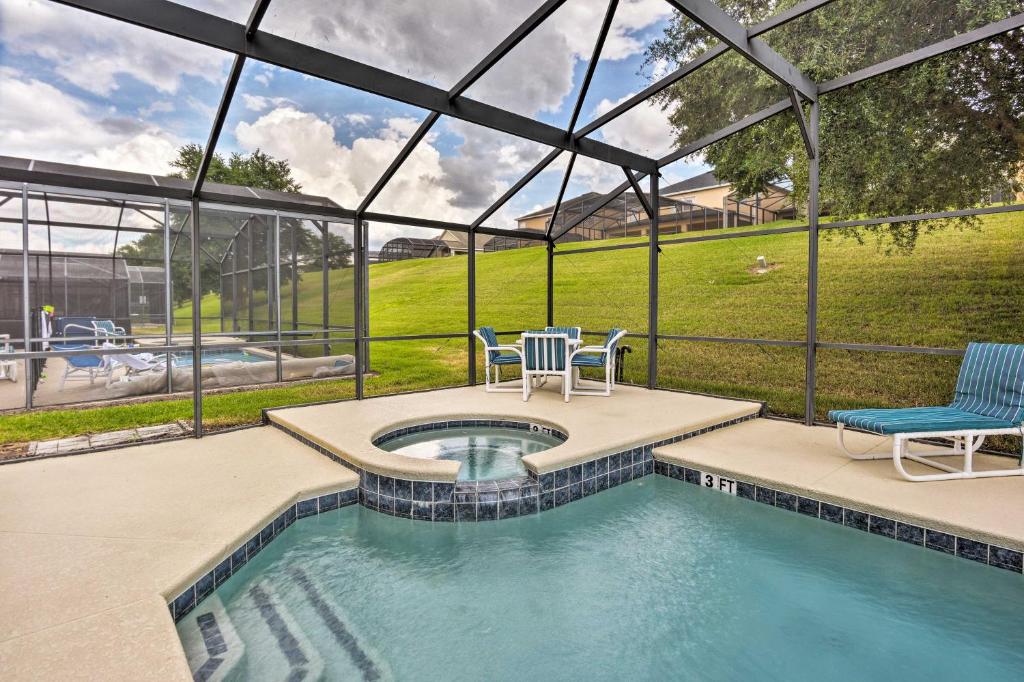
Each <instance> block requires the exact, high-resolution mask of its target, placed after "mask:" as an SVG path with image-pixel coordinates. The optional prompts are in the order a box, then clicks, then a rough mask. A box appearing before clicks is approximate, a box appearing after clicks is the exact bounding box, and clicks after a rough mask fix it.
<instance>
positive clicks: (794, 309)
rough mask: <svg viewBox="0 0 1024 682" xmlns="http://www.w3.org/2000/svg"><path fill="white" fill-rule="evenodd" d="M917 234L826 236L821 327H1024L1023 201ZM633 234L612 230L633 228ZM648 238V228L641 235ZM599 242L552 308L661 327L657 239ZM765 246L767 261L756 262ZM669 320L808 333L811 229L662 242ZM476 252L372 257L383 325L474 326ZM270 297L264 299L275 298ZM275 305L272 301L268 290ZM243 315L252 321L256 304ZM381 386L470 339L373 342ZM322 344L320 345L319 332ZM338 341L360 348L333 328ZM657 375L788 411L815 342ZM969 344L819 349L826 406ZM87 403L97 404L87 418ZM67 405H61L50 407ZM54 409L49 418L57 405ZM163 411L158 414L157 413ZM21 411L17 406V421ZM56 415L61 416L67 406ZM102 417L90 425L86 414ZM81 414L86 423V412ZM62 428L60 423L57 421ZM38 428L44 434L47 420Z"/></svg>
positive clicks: (318, 390) (932, 397)
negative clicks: (469, 269)
mask: <svg viewBox="0 0 1024 682" xmlns="http://www.w3.org/2000/svg"><path fill="white" fill-rule="evenodd" d="M919 227H920V234H919V235H918V239H917V243H916V246H915V248H914V249H913V250H912V251H910V252H904V251H901V250H900V249H898V248H896V247H895V245H894V244H892V242H891V241H890V239H889V238H888V237H887V233H886V232H885V231H884V230H871V229H859V230H857V231H855V232H852V233H849V234H840V233H838V232H829V231H826V232H825V233H823V236H822V240H821V245H820V261H819V263H820V274H819V289H818V291H819V313H818V322H819V325H818V339H819V341H822V342H850V343H872V344H891V345H912V346H944V347H953V348H958V347H963V346H964V345H965V344H966V343H967V342H968V341H970V340H972V339H985V340H991V341H1013V342H1020V341H1022V340H1024V296H1022V295H1021V291H1022V289H1024V287H1022V285H1024V267H1022V265H1024V239H1022V237H1024V214H1021V213H1016V214H1014V213H1009V214H1004V215H993V216H986V217H983V218H981V219H979V220H978V221H977V223H976V224H975V225H973V226H969V227H957V226H945V227H943V228H942V229H932V228H934V227H937V225H934V224H928V223H925V224H921V225H920V226H919ZM628 241H631V240H628V239H627V240H612V241H610V242H608V243H621V242H628ZM632 241H635V240H632ZM595 245H597V243H595V242H588V243H586V244H568V245H564V246H560V247H559V248H558V252H559V253H564V254H566V255H559V256H557V257H556V259H555V317H556V322H557V323H558V324H565V325H568V324H573V325H580V326H583V327H584V328H585V329H589V330H594V331H601V330H606V329H608V328H609V327H612V326H620V327H626V328H627V329H629V330H630V332H635V333H640V334H646V332H647V295H648V291H647V286H648V276H647V275H648V273H647V258H648V253H647V250H646V249H644V248H638V249H627V250H618V251H606V252H598V253H582V254H576V255H573V254H571V253H570V252H571V251H574V250H577V249H579V248H585V247H589V246H595ZM758 256H764V257H765V259H766V260H767V261H768V262H769V264H770V267H769V269H768V271H767V272H759V271H758V270H757V269H756V267H755V266H756V262H757V257H758ZM660 271H661V272H660V280H659V292H658V294H659V302H660V305H659V325H660V328H659V333H660V334H662V335H680V336H711V337H725V336H728V337H745V338H763V339H776V340H797V341H799V340H803V339H804V338H805V334H806V330H805V316H806V292H807V236H806V234H799V233H796V234H782V235H771V236H762V237H750V238H743V239H733V240H720V241H707V242H699V243H690V244H677V245H664V246H663V248H662V255H661V258H660ZM545 273H546V266H545V250H544V248H543V247H539V246H538V247H532V248H524V249H518V250H514V251H505V252H500V253H484V254H480V255H479V256H478V257H477V322H478V324H488V325H492V326H494V327H496V328H498V329H506V330H514V329H524V328H537V327H542V326H543V325H544V323H545V319H544V317H545V312H544V311H545V276H546V274H545ZM351 274H352V272H351V270H339V271H332V272H331V273H330V277H329V291H330V315H331V323H332V324H334V325H346V326H350V325H351V324H352V320H353V313H352V286H351V281H352V280H351ZM466 280H467V273H466V259H465V258H446V259H430V260H412V261H401V262H396V263H381V264H375V265H371V266H370V319H371V328H370V334H371V335H372V336H397V335H411V334H442V333H464V332H465V329H466V325H467V322H466V317H467V311H466V284H467V282H466ZM321 291H322V285H321V280H320V275H319V273H305V274H304V275H303V277H302V279H301V281H300V284H299V316H298V321H299V322H302V323H309V324H313V325H315V324H318V323H319V320H320V315H321ZM282 294H283V300H284V301H285V303H284V304H283V308H284V319H285V323H286V324H288V323H290V322H291V312H290V311H291V307H290V296H291V291H290V287H288V286H285V287H283V291H282ZM265 301H266V299H265V296H264V297H263V298H262V299H260V298H259V295H257V300H256V302H255V303H256V307H257V310H258V311H260V312H259V314H258V316H260V315H262V311H263V310H265ZM261 306H262V307H261ZM202 314H203V317H204V318H206V320H205V322H204V325H203V326H204V330H206V331H219V329H220V325H219V321H218V318H219V314H220V301H219V300H218V298H217V297H216V296H214V295H208V296H206V297H205V298H204V299H203V305H202ZM190 316H191V306H185V307H182V308H180V309H179V310H177V311H176V317H178V318H179V320H180V321H179V322H178V324H177V325H176V326H177V327H178V328H179V331H187V330H188V329H189V328H190V323H189V322H188V320H189V318H190ZM242 318H243V324H242V326H243V328H244V327H245V320H244V314H243V316H242ZM628 343H629V344H630V345H631V346H632V349H633V352H632V353H631V354H630V355H629V356H628V358H627V360H626V374H627V378H628V379H631V380H634V381H638V382H639V381H643V380H644V372H645V371H646V364H647V363H646V339H629V340H628ZM370 346H371V348H370V353H371V362H372V368H373V369H374V370H375V371H377V372H378V373H379V376H376V377H373V378H370V379H368V381H367V385H366V387H367V393H368V394H370V395H376V394H383V393H390V392H395V391H399V390H413V389H420V388H429V387H436V386H446V385H453V384H459V383H464V382H465V381H466V380H467V371H466V363H467V344H466V341H465V340H464V339H442V340H429V341H387V342H374V343H372V344H370ZM316 348H317V349H319V346H317V347H316ZM332 352H335V353H337V352H351V349H350V348H346V347H344V345H343V344H336V345H335V347H334V348H333V349H332ZM658 363H659V372H658V377H659V385H661V386H664V387H667V388H678V389H685V390H695V391H702V392H709V393H716V394H721V395H731V396H737V397H746V398H756V399H761V400H767V401H768V404H769V407H770V409H771V410H772V411H773V412H775V413H778V414H783V415H789V416H801V415H802V412H803V372H804V351H803V349H801V348H786V347H764V346H754V345H749V344H718V343H706V342H701V343H695V342H687V341H673V340H662V341H661V342H660V343H659V354H658ZM958 366H959V358H957V357H943V356H927V355H917V354H906V353H864V352H857V351H846V350H821V351H819V353H818V375H817V382H818V404H817V409H816V412H817V413H818V416H824V413H825V412H826V411H827V410H828V409H831V408H835V407H854V406H882V405H911V404H927V403H943V402H948V400H949V397H950V395H951V391H952V386H953V382H954V381H955V374H956V370H957V368H958ZM351 392H352V382H351V381H344V380H343V381H325V382H319V383H318V384H317V385H316V387H315V388H314V387H307V386H303V387H293V388H284V389H281V388H277V389H270V390H265V391H258V392H243V393H235V394H229V395H223V396H210V397H209V398H207V399H206V407H207V410H208V418H209V420H210V423H211V424H215V425H226V424H232V423H239V422H244V421H251V420H253V419H254V418H258V414H259V407H261V406H270V405H277V404H287V403H288V402H306V401H309V400H316V399H328V398H335V397H347V396H350V395H351ZM172 402H176V403H181V405H180V406H179V407H172V406H171V405H172V403H161V404H160V407H159V408H156V407H154V408H153V411H154V412H155V411H159V412H160V417H159V418H160V419H163V420H164V421H166V417H167V416H168V415H169V414H176V412H175V410H177V411H179V412H181V415H180V416H176V417H175V418H182V419H187V418H189V417H190V416H191V404H190V403H189V402H188V401H172ZM147 409H148V408H147V407H146V406H133V407H131V408H103V409H99V410H90V411H76V412H75V413H74V414H75V423H76V424H78V431H79V432H81V431H82V430H90V429H93V427H95V429H94V430H103V428H104V424H106V423H108V422H109V423H113V422H117V423H118V425H117V426H115V427H113V428H124V427H125V426H126V425H130V424H134V423H136V422H138V421H139V420H145V419H147V418H148V417H145V416H144V414H145V413H147ZM90 412H95V413H96V419H95V420H94V421H92V422H91V421H90V419H92V417H90V416H89V413H90ZM52 414H53V413H49V415H52ZM49 415H47V419H50V418H51V417H50V416H49ZM154 418H155V417H154ZM10 420H16V421H14V422H11V421H10ZM3 421H4V424H2V425H0V442H4V441H10V440H24V439H25V437H26V434H28V433H33V434H35V433H39V432H41V430H46V429H45V427H42V426H40V425H39V422H38V416H37V415H23V416H19V417H7V418H5V420H3ZM54 421H55V422H59V419H58V420H54ZM90 424H92V425H93V426H90ZM83 425H84V426H83ZM54 428H56V429H57V430H61V432H62V433H64V432H66V431H65V430H62V429H61V428H60V427H54ZM33 437H36V436H33Z"/></svg>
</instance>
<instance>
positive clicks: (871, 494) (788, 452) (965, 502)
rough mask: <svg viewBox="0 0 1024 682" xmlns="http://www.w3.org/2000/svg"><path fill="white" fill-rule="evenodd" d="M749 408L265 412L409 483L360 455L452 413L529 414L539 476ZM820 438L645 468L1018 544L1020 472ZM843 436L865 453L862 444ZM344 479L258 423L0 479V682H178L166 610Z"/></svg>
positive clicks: (407, 403) (632, 404)
mask: <svg viewBox="0 0 1024 682" xmlns="http://www.w3.org/2000/svg"><path fill="white" fill-rule="evenodd" d="M758 408H759V405H757V404H755V403H746V402H742V401H732V400H718V399H714V398H706V397H702V396H694V395H687V394H679V393H669V392H664V391H646V390H644V389H639V388H631V387H620V388H619V389H618V390H617V391H616V393H615V395H614V396H613V397H612V398H610V399H609V398H599V397H577V398H574V400H573V401H572V402H571V403H569V404H565V403H563V402H562V401H561V399H560V397H559V396H558V395H557V394H556V393H554V392H551V391H541V392H539V393H537V394H535V395H534V396H533V398H532V399H531V400H530V402H529V403H523V402H522V399H521V397H520V396H518V395H516V394H490V395H488V394H485V393H484V391H483V388H482V387H477V388H458V389H449V390H444V391H435V392H430V393H419V394H409V395H402V396H391V397H387V398H374V399H370V400H365V401H362V402H360V403H355V402H348V403H337V404H330V405H320V406H310V407H305V408H291V409H288V410H280V411H274V412H272V413H271V414H272V415H274V418H275V419H276V418H281V417H287V419H288V420H289V421H290V422H291V423H292V424H299V425H302V426H303V428H304V429H308V430H309V431H311V432H312V431H316V432H317V433H320V434H321V437H323V438H325V439H327V438H335V439H343V438H344V439H348V440H344V441H339V442H344V443H349V442H353V443H357V444H358V448H361V449H358V452H359V453H360V456H361V457H364V458H366V460H367V462H373V463H375V464H374V466H376V467H382V466H383V467H385V468H387V467H392V466H399V465H400V467H406V468H407V469H408V468H410V467H412V469H411V470H415V468H416V466H418V464H417V462H418V460H411V459H410V458H404V457H401V456H399V455H392V454H390V453H384V452H381V451H376V452H371V451H369V450H366V449H365V447H366V444H369V442H370V440H371V439H372V438H373V436H374V435H376V434H377V433H378V432H379V431H381V430H385V429H389V428H391V427H393V426H394V425H395V424H396V423H410V422H416V421H422V420H430V419H435V418H441V417H450V416H451V415H453V414H462V415H466V416H467V418H468V417H469V416H480V417H489V416H490V417H504V418H506V419H511V418H516V417H520V418H526V419H536V420H538V421H543V422H545V423H550V424H553V425H556V426H558V427H559V428H560V429H562V430H564V431H565V432H566V433H568V434H569V441H567V442H566V443H564V444H563V445H560V446H558V447H556V448H553V449H551V450H548V451H546V452H544V453H537V454H536V455H532V456H531V457H535V458H538V459H536V460H534V462H533V464H534V466H535V467H537V468H538V469H540V470H548V469H550V468H556V467H560V466H564V464H565V463H566V462H570V461H573V460H574V459H576V458H579V457H584V456H587V454H586V453H588V452H589V453H593V452H595V451H612V450H616V449H621V448H622V447H624V446H628V445H630V444H631V443H633V442H639V441H645V440H647V441H649V440H656V439H663V438H665V437H667V436H669V435H672V434H674V433H678V432H680V431H690V430H692V429H693V428H700V427H701V425H702V424H713V423H721V421H723V420H724V419H727V418H730V417H734V416H737V415H742V414H752V413H753V412H756V411H757V409H758ZM345 434H350V435H349V436H346V435H345ZM834 435H835V432H834V430H832V429H827V428H807V427H804V426H801V425H798V424H793V423H787V422H780V421H774V420H767V419H754V420H752V421H748V422H745V423H741V424H737V425H733V426H728V427H726V428H723V429H721V430H718V431H714V432H711V433H705V434H703V435H700V436H697V437H695V438H691V439H689V440H686V441H683V442H680V443H675V444H672V445H667V446H663V447H659V448H657V449H656V450H655V456H656V458H657V459H660V460H662V461H671V462H677V463H683V464H686V465H688V466H689V467H691V468H694V469H697V470H701V471H714V472H718V473H721V474H724V475H733V476H736V477H737V478H743V479H744V480H748V481H752V482H763V483H765V484H766V485H772V486H774V487H776V488H778V489H779V490H790V491H793V492H797V493H813V494H815V495H816V496H817V497H819V498H820V499H829V500H836V501H837V502H841V503H844V504H849V505H850V506H851V507H857V506H859V507H861V508H864V509H866V510H868V511H875V510H877V511H878V512H879V513H884V514H887V515H890V516H894V517H896V518H905V519H908V520H909V521H908V522H916V523H921V524H924V525H928V526H929V527H932V528H937V529H949V530H951V531H955V532H958V533H959V532H962V533H963V534H964V535H965V536H969V537H977V538H980V539H987V540H989V541H991V542H994V543H998V544H1000V545H1002V546H1005V547H1009V548H1017V549H1024V509H1022V505H1020V500H1021V499H1022V498H1024V477H1017V478H1004V479H981V480H968V481H951V482H940V483H910V482H906V481H903V480H902V479H899V478H898V477H897V475H896V473H895V471H894V470H893V467H892V463H891V462H890V461H884V460H882V461H873V462H872V461H868V462H852V461H850V460H848V459H846V458H845V457H843V456H842V455H841V454H840V453H839V452H838V450H837V448H836V446H835V443H834ZM850 435H851V436H852V438H851V439H850V441H851V443H852V445H853V446H854V447H863V448H864V449H866V448H867V446H869V445H871V444H872V443H874V442H875V441H876V440H877V439H871V438H870V437H868V436H862V435H859V434H850ZM570 444H572V446H571V447H567V446H570ZM369 447H372V446H369ZM353 449H354V450H355V449H357V448H356V447H355V446H353ZM541 455H543V456H544V457H540V456H541ZM396 457H397V458H400V459H401V460H406V463H404V464H403V463H397V464H396V462H395V461H393V460H392V459H391V458H396ZM996 461H998V460H996ZM382 462H383V464H382ZM410 462H411V464H409V463H410ZM980 462H981V463H983V464H985V465H990V464H992V463H993V460H992V459H990V458H988V457H982V458H980ZM1001 463H1002V462H1001ZM434 464H436V462H435V463H434ZM416 471H418V472H419V473H423V471H422V470H416ZM414 473H415V471H414ZM357 483H358V479H357V476H356V475H355V474H354V473H353V472H351V471H349V470H348V469H346V468H344V467H342V466H340V465H338V464H337V463H335V462H332V461H331V460H330V459H328V458H327V457H324V456H323V455H321V454H319V453H317V452H316V451H314V450H313V449H311V448H308V447H306V446H305V445H303V444H301V443H300V442H299V441H297V440H295V439H294V438H292V437H290V436H289V435H287V434H286V433H283V432H282V431H280V430H278V429H276V428H273V427H262V428H252V429H247V430H243V431H236V432H233V433H227V434H221V435H215V436H209V437H207V438H204V439H202V440H190V439H189V440H181V441H174V442H165V443H159V444H151V445H140V446H133V447H127V448H122V449H119V450H111V451H107V452H99V453H92V454H85V455H77V456H73V457H63V458H52V459H44V460H38V461H32V462H23V463H16V464H10V465H5V466H0V586H2V587H0V670H3V679H4V680H38V679H67V680H78V679H90V680H104V681H108V680H122V679H123V680H178V679H180V680H189V679H191V675H190V672H189V669H188V665H187V662H186V660H185V656H184V653H183V652H182V648H181V644H180V642H179V640H178V636H177V632H176V630H175V627H174V623H173V622H172V618H171V616H170V613H169V611H168V608H167V603H168V601H169V599H170V598H173V597H174V596H175V595H176V594H177V592H178V591H180V590H181V589H182V588H183V587H185V586H187V585H189V584H191V583H192V582H194V581H195V580H196V579H197V578H198V577H199V576H202V575H203V574H205V573H206V572H207V571H209V570H210V569H211V568H212V566H213V565H214V564H215V563H216V562H217V561H218V560H219V559H220V557H222V556H224V554H225V553H226V552H228V551H230V550H231V548H233V547H235V546H237V544H238V543H239V542H240V541H241V540H244V539H245V538H247V537H249V536H250V535H251V534H252V533H254V532H255V531H258V530H259V529H260V528H261V527H263V525H264V524H265V523H266V522H267V520H268V519H270V518H272V517H274V516H275V515H276V514H277V513H279V511H280V510H281V509H282V508H284V507H286V506H287V505H289V504H292V503H294V502H296V501H297V500H301V499H304V498H308V497H310V496H314V495H317V494H321V493H325V492H331V491H335V490H342V489H351V488H354V487H356V485H357ZM739 502H741V501H738V503H739ZM742 503H746V502H742ZM544 513H549V512H544ZM550 513H555V512H550ZM497 523H501V521H497ZM424 528H429V526H426V525H425V526H424ZM993 570H995V569H993Z"/></svg>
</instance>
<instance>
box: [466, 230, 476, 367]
mask: <svg viewBox="0 0 1024 682" xmlns="http://www.w3.org/2000/svg"><path fill="white" fill-rule="evenodd" d="M467 237H468V239H469V245H468V246H467V249H466V304H467V306H468V312H467V316H466V320H467V325H466V329H467V332H468V336H467V339H468V341H467V343H468V351H469V375H468V376H469V385H470V386H475V385H476V337H475V336H473V330H474V329H476V231H475V230H473V229H470V231H469V234H468V235H467Z"/></svg>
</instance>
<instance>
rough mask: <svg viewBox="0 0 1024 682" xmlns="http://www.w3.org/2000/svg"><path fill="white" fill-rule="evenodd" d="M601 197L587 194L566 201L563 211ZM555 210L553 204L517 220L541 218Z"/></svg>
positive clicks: (595, 194) (594, 193)
mask: <svg viewBox="0 0 1024 682" xmlns="http://www.w3.org/2000/svg"><path fill="white" fill-rule="evenodd" d="M599 196H601V194H600V193H599V192H586V193H585V194H581V195H579V196H578V197H573V198H572V199H565V200H564V201H562V209H565V208H568V209H572V208H575V207H576V206H577V205H579V204H582V203H583V202H584V201H587V200H588V199H593V198H594V197H599ZM562 209H559V210H562ZM554 210H555V205H554V204H551V205H550V206H546V207H545V208H542V209H539V210H536V211H533V212H532V213H527V214H526V215H522V216H519V217H518V218H516V220H526V219H528V218H539V217H541V216H545V215H551V214H552V213H553V212H554Z"/></svg>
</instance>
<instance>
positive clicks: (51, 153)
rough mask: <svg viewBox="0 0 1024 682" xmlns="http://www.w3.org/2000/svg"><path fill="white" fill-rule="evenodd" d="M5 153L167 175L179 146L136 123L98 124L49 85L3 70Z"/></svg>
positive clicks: (0, 117)
mask: <svg viewBox="0 0 1024 682" xmlns="http://www.w3.org/2000/svg"><path fill="white" fill-rule="evenodd" d="M0 92H3V93H4V106H2V107H0V153H3V154H7V155H10V156H24V157H29V158H39V159H45V160H47V161H58V162H63V163H77V164H84V165H91V166H99V167H102V168H111V169H114V170H124V171H136V172H144V173H155V174H167V173H169V172H170V171H171V168H170V165H169V162H170V161H171V159H173V158H174V155H175V150H176V148H177V147H178V145H179V144H180V140H177V139H176V138H174V137H173V136H171V135H169V134H167V133H165V132H164V131H162V130H160V129H159V128H156V127H154V126H150V125H147V124H145V123H143V122H140V121H137V120H131V119H128V120H125V119H114V118H106V119H104V118H98V117H95V116H92V115H90V112H89V109H88V107H87V105H86V104H85V103H84V102H82V101H81V100H79V99H76V98H74V97H71V96H70V95H67V94H66V93H63V92H61V91H60V90H58V89H57V88H55V87H53V86H52V85H50V84H48V83H43V82H42V81H39V80H35V79H32V78H27V77H25V76H23V75H22V74H20V73H18V72H17V71H15V70H14V69H10V68H0Z"/></svg>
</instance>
